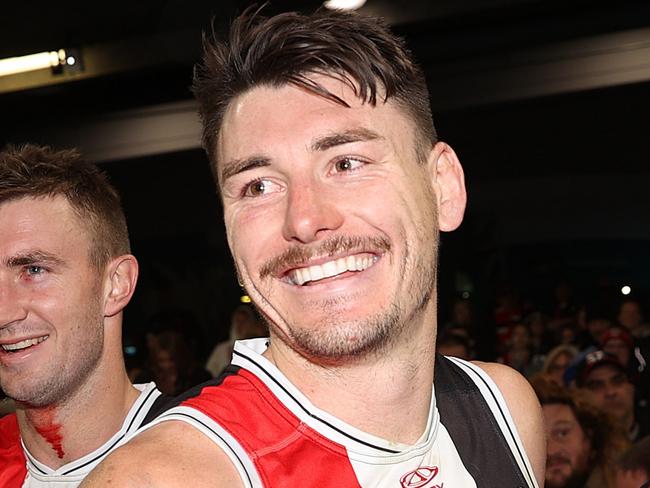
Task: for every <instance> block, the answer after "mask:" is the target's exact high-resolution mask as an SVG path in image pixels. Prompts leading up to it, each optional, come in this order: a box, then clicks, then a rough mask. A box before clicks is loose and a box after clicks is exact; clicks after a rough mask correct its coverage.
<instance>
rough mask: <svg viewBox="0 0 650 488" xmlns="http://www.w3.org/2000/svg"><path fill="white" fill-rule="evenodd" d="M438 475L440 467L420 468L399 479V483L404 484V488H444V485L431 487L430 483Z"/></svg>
mask: <svg viewBox="0 0 650 488" xmlns="http://www.w3.org/2000/svg"><path fill="white" fill-rule="evenodd" d="M437 474H438V466H420V467H419V468H417V469H414V470H413V471H409V472H408V473H406V474H405V475H404V476H402V477H401V478H400V479H399V482H400V483H401V484H402V488H424V487H425V486H429V487H430V488H442V484H440V485H429V482H430V481H431V480H433V478H435V477H436V475H437Z"/></svg>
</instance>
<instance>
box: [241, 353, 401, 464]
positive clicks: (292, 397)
mask: <svg viewBox="0 0 650 488" xmlns="http://www.w3.org/2000/svg"><path fill="white" fill-rule="evenodd" d="M233 354H236V355H238V356H241V357H243V358H246V359H247V360H248V361H250V362H251V363H253V364H254V365H255V366H257V367H258V368H259V369H260V370H262V371H263V372H264V374H266V376H268V377H269V378H270V379H271V380H273V382H274V383H275V384H276V385H278V387H280V389H281V390H282V391H284V392H285V393H286V394H287V395H288V396H289V397H291V399H292V400H293V401H294V402H295V403H296V405H298V406H299V407H300V409H301V410H302V411H303V412H305V413H306V414H307V415H309V416H310V417H311V418H313V419H315V420H318V421H319V422H321V423H323V424H325V425H327V426H328V427H329V428H330V429H332V430H335V431H336V432H338V433H339V434H341V435H343V436H345V437H347V438H348V439H351V440H353V441H355V442H358V443H359V444H363V445H364V446H367V447H372V448H373V449H377V450H379V451H383V452H387V453H389V454H398V453H399V452H400V451H394V450H392V449H387V448H385V447H380V446H375V445H374V444H371V443H369V442H366V441H364V440H361V439H357V438H356V437H354V436H352V435H350V434H348V433H347V432H345V431H343V430H341V429H339V428H338V427H335V426H334V425H332V424H330V423H329V422H327V421H326V420H323V419H322V418H320V417H319V416H318V415H315V414H313V413H311V412H310V411H309V410H307V408H306V407H305V406H304V405H302V404H301V403H300V402H299V401H298V400H297V399H296V397H294V396H293V395H292V394H291V393H290V392H289V391H288V390H287V389H286V388H285V387H284V386H283V385H282V384H281V383H280V382H278V380H276V379H275V378H274V377H273V376H272V375H271V374H270V373H269V372H268V371H267V370H266V369H264V368H263V367H262V366H261V365H260V364H258V363H257V362H256V361H254V360H253V359H251V358H250V357H248V356H246V355H245V354H242V353H241V352H239V351H237V350H235V351H233Z"/></svg>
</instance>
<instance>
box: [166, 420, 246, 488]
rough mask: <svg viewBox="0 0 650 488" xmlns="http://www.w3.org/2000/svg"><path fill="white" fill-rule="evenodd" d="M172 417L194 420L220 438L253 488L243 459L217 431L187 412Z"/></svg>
mask: <svg viewBox="0 0 650 488" xmlns="http://www.w3.org/2000/svg"><path fill="white" fill-rule="evenodd" d="M170 416H173V417H175V416H179V417H187V418H189V419H192V420H194V421H195V422H198V423H199V424H201V425H202V426H203V427H205V428H206V429H208V430H209V431H210V432H212V433H213V434H214V435H215V436H216V437H218V438H219V439H221V440H222V441H223V444H224V445H226V446H227V447H228V449H229V450H230V452H232V454H233V456H234V457H235V458H236V459H237V461H239V464H240V465H241V467H242V471H244V473H246V478H247V479H248V484H249V485H251V486H252V485H253V480H252V479H251V477H250V474H249V473H248V470H247V469H246V465H245V464H244V462H243V461H242V459H241V458H240V457H239V456H238V455H237V452H235V450H234V449H233V448H232V447H231V446H230V444H229V443H228V441H227V440H226V439H224V438H223V437H222V436H221V435H219V433H218V432H217V431H216V430H214V429H213V428H212V427H210V426H209V425H208V424H206V423H205V422H202V421H201V420H199V419H197V418H196V417H194V416H193V415H189V414H187V413H185V412H172V413H171V414H170ZM164 417H165V415H161V416H160V418H162V419H164ZM173 417H172V418H170V419H168V420H174V419H173ZM219 447H221V446H219ZM251 462H252V460H251Z"/></svg>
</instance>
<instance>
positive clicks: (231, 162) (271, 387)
mask: <svg viewBox="0 0 650 488" xmlns="http://www.w3.org/2000/svg"><path fill="white" fill-rule="evenodd" d="M194 90H195V94H196V97H197V99H198V101H199V107H200V113H201V117H202V120H203V123H204V133H203V141H204V146H205V149H206V151H207V153H208V155H209V158H210V162H211V166H212V170H213V172H214V174H215V176H216V179H217V182H218V186H219V189H220V191H221V196H222V200H223V207H224V220H225V224H226V231H227V237H228V243H229V245H230V250H231V252H232V255H233V258H234V262H235V266H236V268H237V272H238V275H239V278H240V281H241V283H243V284H244V286H245V288H246V291H247V292H248V294H249V295H250V297H251V298H252V300H253V302H254V304H255V306H256V307H257V309H258V310H259V312H260V314H261V315H262V316H263V317H264V318H265V320H266V322H267V323H268V326H269V334H270V337H269V338H268V339H266V338H265V339H258V340H256V339H253V340H249V341H242V342H238V343H236V344H235V348H234V356H233V363H232V365H231V367H230V368H229V369H228V370H227V371H226V373H225V374H224V375H223V376H221V377H220V378H219V379H217V381H216V382H215V383H214V384H212V385H210V386H203V387H201V388H199V389H197V390H196V391H193V392H189V393H188V394H187V395H185V396H183V397H182V398H180V399H178V402H177V403H178V406H176V407H174V408H172V409H170V410H169V411H168V412H167V413H165V414H163V415H162V416H161V417H159V418H158V419H157V420H156V422H155V424H154V425H153V426H152V427H151V428H150V429H148V430H145V431H144V432H142V433H140V434H139V435H138V436H137V437H135V438H134V439H133V440H132V441H131V442H129V444H127V446H125V448H124V449H121V450H118V451H116V452H115V454H114V456H113V457H112V458H111V459H109V460H107V462H106V463H105V464H104V465H103V466H102V467H100V468H99V469H98V471H97V472H96V473H95V475H94V476H93V477H92V478H91V479H90V480H89V481H91V480H92V481H93V482H94V483H90V485H92V486H104V484H106V483H108V482H109V481H110V482H112V483H114V484H117V485H119V486H128V487H140V486H156V487H157V486H161V487H162V486H164V487H171V486H186V485H187V482H188V481H187V473H191V476H192V479H191V483H192V486H194V487H198V486H211V487H214V486H228V487H233V486H246V487H289V486H295V487H297V486H300V487H302V488H306V487H318V488H326V487H332V488H334V487H336V488H342V487H357V488H358V487H399V486H402V487H404V488H408V487H415V486H422V487H424V486H427V487H431V488H433V487H442V486H447V487H452V486H456V487H460V486H462V487H464V488H470V487H477V486H480V487H483V486H509V487H510V486H521V487H524V486H525V487H536V486H538V483H539V484H541V480H542V479H543V461H544V442H543V431H542V421H541V412H540V407H539V404H538V403H537V400H536V398H535V396H534V394H533V392H532V390H531V388H530V386H529V385H528V383H527V382H526V380H525V379H524V378H523V377H522V376H520V375H519V374H518V373H516V372H515V371H513V370H511V369H509V368H507V367H504V366H501V365H495V364H485V363H480V364H479V363H471V362H467V361H463V360H459V359H455V358H451V359H450V358H446V357H444V356H440V355H436V351H435V342H436V329H437V327H436V320H437V319H436V316H437V297H436V294H437V263H438V234H439V232H440V231H451V230H454V229H455V228H456V227H458V225H460V223H461V221H462V218H463V214H464V210H465V201H466V195H465V185H464V178H463V171H462V168H461V166H460V163H459V161H458V158H457V157H456V154H455V153H454V151H453V150H452V149H451V147H450V146H448V145H447V144H445V143H443V142H441V141H439V140H438V138H437V136H436V133H435V130H434V128H433V120H432V117H431V111H430V108H429V100H428V92H427V87H426V83H425V80H424V76H423V74H422V71H421V70H420V68H419V67H418V65H417V64H416V63H415V61H414V60H413V58H412V56H411V55H410V54H409V53H408V51H407V50H406V48H405V46H404V43H403V42H402V40H401V39H399V38H397V37H396V36H395V35H393V34H392V33H391V32H390V31H389V30H388V28H387V27H386V25H385V24H384V23H383V22H381V21H378V20H377V19H373V18H369V17H363V16H360V15H356V14H350V13H342V12H328V11H319V12H317V13H315V14H314V15H311V16H305V15H300V14H296V13H285V14H280V15H277V16H275V17H271V18H265V17H263V16H262V15H259V14H258V13H254V12H253V13H251V12H247V13H245V14H244V15H243V16H241V17H239V18H238V19H237V20H235V22H234V24H233V26H232V28H231V35H230V39H229V41H227V42H222V41H219V40H213V39H208V40H207V41H206V46H205V55H204V59H203V62H202V64H201V65H200V66H199V67H198V68H197V69H196V72H195V82H194ZM137 463H141V466H144V465H146V468H142V467H141V466H138V464H137Z"/></svg>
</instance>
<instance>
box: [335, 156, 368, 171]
mask: <svg viewBox="0 0 650 488" xmlns="http://www.w3.org/2000/svg"><path fill="white" fill-rule="evenodd" d="M362 164H363V162H361V161H360V160H358V159H355V158H343V159H339V160H338V161H336V162H335V163H334V170H335V171H336V172H337V173H345V172H346V171H354V170H355V169H357V168H358V167H359V166H361V165H362Z"/></svg>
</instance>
